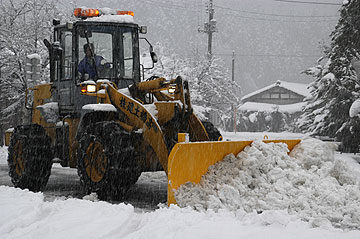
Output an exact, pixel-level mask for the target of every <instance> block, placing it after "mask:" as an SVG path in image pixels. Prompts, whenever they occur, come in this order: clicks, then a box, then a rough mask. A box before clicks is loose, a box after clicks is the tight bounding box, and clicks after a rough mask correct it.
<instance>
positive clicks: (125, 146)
mask: <svg viewBox="0 0 360 239" xmlns="http://www.w3.org/2000/svg"><path fill="white" fill-rule="evenodd" d="M134 143H135V142H134V139H133V138H132V137H131V134H130V133H128V132H126V131H125V130H124V129H123V128H122V127H121V126H120V125H119V124H117V123H114V122H98V123H95V124H94V125H90V126H88V127H87V129H86V130H85V133H84V134H83V136H82V137H81V139H80V141H79V145H80V147H79V149H78V174H79V176H80V182H81V184H82V186H83V188H84V190H85V192H86V193H87V194H89V193H92V192H96V193H97V194H98V196H99V198H100V199H103V200H114V199H115V200H116V199H121V198H123V197H124V196H125V195H126V193H127V191H128V190H129V189H130V187H131V186H132V185H134V184H135V183H136V181H137V180H138V178H139V176H140V174H141V171H142V170H141V168H140V167H139V164H138V162H137V157H136V156H137V154H136V152H135V150H134Z"/></svg>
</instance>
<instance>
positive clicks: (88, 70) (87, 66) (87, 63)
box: [79, 55, 104, 79]
mask: <svg viewBox="0 0 360 239" xmlns="http://www.w3.org/2000/svg"><path fill="white" fill-rule="evenodd" d="M94 59H95V64H96V68H97V69H98V70H99V68H100V63H101V61H102V60H103V59H104V58H103V57H102V56H96V55H95V56H94ZM79 72H80V73H81V75H84V74H89V78H90V79H95V76H96V71H95V68H94V67H93V62H92V59H89V58H87V57H86V56H85V57H84V59H82V60H81V61H80V64H79Z"/></svg>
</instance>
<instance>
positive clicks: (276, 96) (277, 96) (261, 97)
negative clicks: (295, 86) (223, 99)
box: [244, 86, 304, 105]
mask: <svg viewBox="0 0 360 239" xmlns="http://www.w3.org/2000/svg"><path fill="white" fill-rule="evenodd" d="M303 99H304V96H302V95H299V94H297V93H295V92H293V91H290V90H288V89H285V88H283V87H279V86H275V87H273V88H271V89H268V90H266V91H263V92H261V93H259V94H257V95H253V96H251V97H249V98H247V99H245V100H244V102H257V103H268V104H277V105H287V104H295V103H299V102H302V101H303Z"/></svg>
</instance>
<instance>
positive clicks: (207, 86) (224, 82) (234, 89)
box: [146, 44, 241, 128]
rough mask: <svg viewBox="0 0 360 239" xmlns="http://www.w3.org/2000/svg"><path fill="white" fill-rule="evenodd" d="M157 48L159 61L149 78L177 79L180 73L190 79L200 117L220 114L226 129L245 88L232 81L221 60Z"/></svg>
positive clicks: (205, 118)
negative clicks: (183, 56) (183, 55)
mask: <svg viewBox="0 0 360 239" xmlns="http://www.w3.org/2000/svg"><path fill="white" fill-rule="evenodd" d="M155 50H156V51H157V53H158V55H159V62H158V63H157V64H156V65H155V68H154V69H152V70H151V71H149V72H147V74H146V75H147V77H149V76H151V75H156V76H160V77H165V78H167V79H173V78H176V77H177V76H179V75H180V76H181V77H183V79H184V80H187V81H188V82H189V86H190V93H191V101H192V104H193V106H194V108H195V111H196V113H197V114H199V115H200V118H202V119H203V120H212V118H214V117H218V118H219V119H218V120H220V121H221V125H220V126H221V127H222V128H225V124H226V121H227V120H228V119H229V118H232V113H233V112H232V107H233V106H237V105H238V104H239V102H240V96H241V88H240V86H239V85H238V84H237V83H236V82H233V81H232V80H231V78H230V76H229V74H228V71H227V70H226V69H225V68H224V67H223V65H222V63H221V62H220V60H219V59H217V58H213V59H211V60H209V58H208V57H206V56H199V55H196V54H194V55H193V56H192V57H189V58H181V57H180V56H178V55H177V54H175V53H173V52H171V51H170V50H168V49H167V48H166V47H164V46H162V45H160V44H157V45H156V46H155Z"/></svg>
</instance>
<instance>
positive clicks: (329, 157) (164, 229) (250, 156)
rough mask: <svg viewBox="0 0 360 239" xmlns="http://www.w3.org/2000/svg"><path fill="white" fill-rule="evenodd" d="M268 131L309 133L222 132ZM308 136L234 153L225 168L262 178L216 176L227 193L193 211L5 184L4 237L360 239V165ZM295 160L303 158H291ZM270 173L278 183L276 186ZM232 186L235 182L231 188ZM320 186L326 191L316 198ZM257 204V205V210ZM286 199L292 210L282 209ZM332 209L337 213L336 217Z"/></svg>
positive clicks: (2, 153) (1, 202) (0, 200)
mask: <svg viewBox="0 0 360 239" xmlns="http://www.w3.org/2000/svg"><path fill="white" fill-rule="evenodd" d="M265 134H266V135H267V136H268V137H269V138H273V139H274V138H297V137H303V135H296V134H290V133H282V134H272V133H258V134H248V133H237V134H233V133H223V135H224V138H225V139H231V140H235V139H254V138H263V136H264V135H265ZM304 142H305V143H306V145H305V143H304V144H303V145H302V146H301V147H299V149H297V151H293V152H292V154H290V156H287V154H286V153H284V152H285V149H284V148H283V147H282V146H281V145H274V146H269V147H267V146H264V145H262V144H261V143H260V142H257V144H256V145H254V147H251V148H249V149H247V150H246V151H245V152H243V153H242V154H241V155H239V156H237V157H230V158H229V159H228V160H227V161H225V162H223V163H225V164H228V163H232V164H230V165H231V166H232V168H231V169H229V168H227V167H225V166H224V165H225V164H223V170H228V172H229V173H233V171H232V170H233V169H234V168H235V167H236V166H239V167H240V168H238V172H241V170H242V169H243V168H246V167H247V168H248V169H249V170H255V169H263V171H262V172H261V174H263V177H262V176H261V175H259V174H257V175H256V172H255V171H253V173H255V175H251V174H250V173H249V174H247V175H245V174H244V175H245V176H244V177H243V178H242V179H241V180H243V181H241V180H240V179H236V175H235V176H234V175H233V176H234V177H233V179H234V180H233V181H230V182H229V183H228V184H227V183H224V182H221V181H216V180H221V179H219V178H218V179H216V180H215V179H214V182H215V181H216V182H217V184H218V187H219V189H220V191H221V190H222V189H224V190H222V191H223V194H221V193H220V194H219V195H220V196H219V195H216V194H214V195H213V197H212V198H213V199H214V201H216V202H218V204H207V205H208V206H207V209H208V210H204V207H202V208H201V207H198V208H200V210H194V209H193V205H191V203H189V205H190V206H189V207H185V208H179V207H178V206H171V207H169V208H168V207H167V206H166V205H159V208H158V209H156V210H154V211H143V210H138V209H136V208H135V207H134V206H132V205H129V204H110V203H107V202H102V201H97V200H96V197H93V196H86V197H85V198H84V199H74V198H65V197H59V198H57V199H55V200H53V201H47V200H45V199H44V195H43V193H32V192H29V191H27V190H20V189H15V188H13V187H8V186H0V212H1V217H0V235H1V236H0V237H1V238H40V239H41V238H152V239H153V238H216V239H219V238H250V239H251V238H277V239H278V238H317V239H322V238H324V239H325V238H326V239H329V238H354V239H355V238H356V239H358V238H360V229H359V228H360V225H359V220H360V219H359V218H358V217H357V216H359V213H360V186H359V185H360V184H359V182H360V164H359V163H357V162H356V161H355V160H353V159H352V158H351V157H349V156H348V155H343V154H342V155H341V154H338V153H335V154H333V148H332V146H326V145H324V144H322V143H321V142H319V141H314V140H312V141H311V140H310V141H309V140H308V141H305V140H304ZM294 150H295V149H294ZM321 152H322V153H321ZM254 155H257V156H254ZM267 156H268V157H267ZM6 157H7V148H5V147H3V148H0V164H6ZM265 158H268V159H269V162H268V163H265V162H266V161H265V160H263V159H265ZM257 160H258V161H257ZM294 160H298V161H299V162H291V161H294ZM238 161H241V163H240V164H239V162H238ZM236 162H237V163H236ZM274 165H280V166H279V167H278V166H274ZM217 166H218V165H217ZM227 166H229V165H227ZM280 168H282V170H283V171H281V170H279V169H280ZM216 169H217V167H213V170H216ZM257 173H258V172H257ZM296 173H297V175H294V174H296ZM248 176H251V177H252V176H254V177H252V178H253V179H252V184H251V185H252V187H253V189H254V190H253V192H252V193H253V194H252V195H250V194H249V193H250V191H246V190H248V188H249V187H248V188H246V189H245V188H241V187H243V186H244V185H243V184H241V185H237V186H236V184H234V182H246V180H249V178H248ZM293 176H296V177H293ZM143 177H145V178H148V179H149V180H155V181H158V180H164V178H163V177H162V176H161V174H158V173H156V174H154V177H152V176H151V174H146V175H144V176H143ZM267 177H268V178H267ZM331 177H332V178H331ZM240 178H241V177H240ZM270 179H271V180H272V183H270V184H269V182H270V181H269V180H270ZM285 179H287V180H285ZM300 179H301V180H300ZM284 184H285V185H284ZM226 185H228V186H229V187H227V188H225V186H226ZM294 185H297V186H296V187H295V186H294ZM230 186H231V187H232V188H230ZM257 186H259V187H260V186H261V188H262V189H266V190H269V191H268V194H266V193H265V191H264V190H262V191H256V189H257ZM250 188H251V187H250ZM230 189H231V190H230ZM233 189H244V190H245V191H239V192H240V193H241V192H244V193H245V194H244V195H241V197H239V198H238V200H236V201H231V200H233V199H234V198H235V197H234V195H235V194H236V193H235V194H231V193H234V191H233ZM196 190H200V191H199V193H203V192H202V191H201V190H205V189H204V188H203V189H201V188H197V189H196ZM206 190H209V188H206ZM316 191H318V195H319V197H315V196H316V195H317V194H316ZM239 192H238V193H239ZM221 195H222V196H224V195H229V196H230V195H231V197H228V198H229V199H231V200H228V201H227V202H226V201H221V200H220V202H219V198H221ZM250 196H251V197H250ZM312 197H313V198H312ZM216 199H217V200H216ZM223 199H224V198H222V200H223ZM189 200H190V201H191V198H189ZM256 201H257V202H256ZM299 202H302V203H303V204H302V205H301V204H299ZM256 203H257V204H256ZM209 205H216V207H209ZM254 205H257V206H256V208H254V210H251V206H254ZM284 205H287V208H282V206H284ZM259 209H261V211H260V210H259ZM311 210H312V211H313V213H310V212H311ZM329 214H332V215H333V217H331V218H330V219H329V218H328V216H329ZM336 218H337V219H336ZM336 220H337V221H336ZM337 222H338V223H337Z"/></svg>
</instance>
